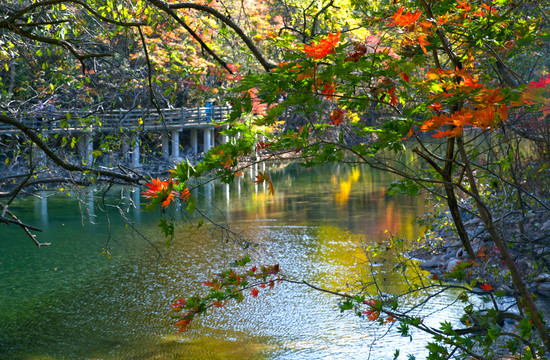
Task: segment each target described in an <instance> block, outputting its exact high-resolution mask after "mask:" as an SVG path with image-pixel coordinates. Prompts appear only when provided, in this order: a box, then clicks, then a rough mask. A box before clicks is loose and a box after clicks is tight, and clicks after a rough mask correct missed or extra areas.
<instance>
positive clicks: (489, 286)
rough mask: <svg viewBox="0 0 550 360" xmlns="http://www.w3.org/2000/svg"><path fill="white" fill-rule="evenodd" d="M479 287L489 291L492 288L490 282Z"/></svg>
mask: <svg viewBox="0 0 550 360" xmlns="http://www.w3.org/2000/svg"><path fill="white" fill-rule="evenodd" d="M480 288H481V289H482V290H485V291H491V290H493V287H492V286H491V284H487V283H485V284H483V285H481V286H480Z"/></svg>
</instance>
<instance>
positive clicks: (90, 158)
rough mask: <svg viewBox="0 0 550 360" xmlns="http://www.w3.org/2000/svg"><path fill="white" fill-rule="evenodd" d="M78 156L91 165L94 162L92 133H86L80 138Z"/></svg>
mask: <svg viewBox="0 0 550 360" xmlns="http://www.w3.org/2000/svg"><path fill="white" fill-rule="evenodd" d="M77 146H78V156H79V157H80V161H82V162H83V163H85V164H86V165H88V166H90V165H92V163H93V162H94V154H93V151H94V138H93V135H92V133H89V132H87V133H84V134H82V135H81V136H80V139H79V140H78V144H77Z"/></svg>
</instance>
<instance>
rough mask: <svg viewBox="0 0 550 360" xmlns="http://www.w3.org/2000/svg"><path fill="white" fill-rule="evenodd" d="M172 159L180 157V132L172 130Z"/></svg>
mask: <svg viewBox="0 0 550 360" xmlns="http://www.w3.org/2000/svg"><path fill="white" fill-rule="evenodd" d="M172 157H173V158H174V159H179V157H180V132H179V130H172Z"/></svg>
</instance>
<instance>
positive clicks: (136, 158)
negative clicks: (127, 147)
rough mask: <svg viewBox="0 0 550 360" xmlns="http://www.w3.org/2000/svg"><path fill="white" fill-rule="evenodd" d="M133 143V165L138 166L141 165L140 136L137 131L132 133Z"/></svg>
mask: <svg viewBox="0 0 550 360" xmlns="http://www.w3.org/2000/svg"><path fill="white" fill-rule="evenodd" d="M131 136H132V137H131V145H132V165H131V166H132V167H133V168H136V167H138V166H139V143H140V141H139V136H138V134H137V133H132V135H131Z"/></svg>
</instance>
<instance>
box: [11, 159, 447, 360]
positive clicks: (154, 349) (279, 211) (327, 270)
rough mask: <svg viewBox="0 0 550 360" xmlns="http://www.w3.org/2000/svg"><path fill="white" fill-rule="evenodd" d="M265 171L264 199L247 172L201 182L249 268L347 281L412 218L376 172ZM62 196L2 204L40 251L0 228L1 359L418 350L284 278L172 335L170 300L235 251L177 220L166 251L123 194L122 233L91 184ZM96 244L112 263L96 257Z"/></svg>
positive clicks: (330, 284) (152, 224) (221, 237)
mask: <svg viewBox="0 0 550 360" xmlns="http://www.w3.org/2000/svg"><path fill="white" fill-rule="evenodd" d="M270 173H271V174H272V180H273V183H274V185H275V195H270V194H268V192H267V189H266V188H265V186H263V185H255V184H253V180H254V178H253V175H254V174H253V173H248V172H247V173H245V174H244V178H241V179H239V181H237V182H236V183H235V184H232V185H231V186H228V185H224V184H215V185H210V186H207V187H204V188H203V189H201V190H200V195H199V196H200V199H199V202H198V206H199V207H200V208H201V210H203V211H204V212H205V213H206V214H208V216H209V217H210V218H212V219H215V220H216V221H218V222H220V223H227V224H231V227H232V229H233V230H234V231H236V232H238V233H242V234H243V235H244V236H246V237H248V238H249V239H250V240H252V241H254V242H256V243H258V244H259V246H258V247H257V248H254V249H253V250H252V252H251V256H252V258H253V260H254V262H255V263H257V264H262V263H280V265H281V268H282V269H283V271H284V272H285V274H286V276H287V277H289V278H292V279H297V280H307V281H310V282H312V283H315V284H316V285H319V286H324V287H327V288H330V289H340V290H342V289H347V288H350V287H351V286H352V285H353V284H354V283H355V281H356V280H357V279H358V278H361V277H363V276H365V273H366V272H367V268H366V267H365V262H366V257H365V254H364V251H363V250H362V247H363V245H364V244H365V243H370V242H377V241H380V240H382V239H384V238H385V237H386V236H387V234H386V233H385V231H386V230H389V231H391V232H392V233H393V234H395V235H399V236H402V237H409V238H414V237H415V236H416V235H417V233H418V229H415V228H414V227H413V225H412V224H411V221H412V220H413V218H414V217H415V216H417V215H420V214H422V213H423V211H424V203H423V199H422V198H420V197H416V198H411V197H405V196H403V197H398V196H391V197H389V196H386V195H385V189H386V187H387V185H388V184H389V182H391V181H393V179H392V178H391V177H390V176H389V175H388V174H386V173H380V172H373V171H371V170H370V169H368V168H366V167H365V168H363V167H359V168H351V167H345V166H334V167H326V168H317V169H309V170H308V169H303V168H301V167H299V166H297V165H278V166H275V167H274V168H273V169H272V170H271V172H270ZM133 191H134V190H132V189H125V190H120V189H119V190H117V191H115V192H111V193H110V195H109V196H108V197H107V203H110V204H115V203H118V200H117V199H120V197H121V196H122V197H127V198H128V199H133V200H134V201H136V202H140V201H144V200H143V199H142V200H139V198H138V197H139V193H138V192H133ZM43 195H47V193H44V194H43ZM70 195H71V196H69V195H68V193H67V192H66V191H64V192H63V193H61V194H58V195H55V196H52V197H49V198H47V199H39V198H33V197H29V198H25V199H22V200H20V201H19V202H18V203H17V204H16V205H15V206H14V207H13V210H14V211H16V212H17V213H18V214H19V215H21V218H22V219H23V220H24V221H27V222H29V223H32V224H35V225H37V226H40V227H42V228H44V232H43V233H42V234H40V235H39V237H40V241H42V242H51V243H52V245H51V246H49V247H42V248H40V249H38V248H36V247H35V246H34V245H33V244H32V243H31V241H30V240H29V239H27V238H25V235H24V234H23V233H22V232H21V231H19V230H18V229H16V228H13V227H2V229H1V230H0V231H1V232H0V358H1V359H147V360H149V359H151V360H152V359H278V360H280V359H366V358H369V356H370V357H371V358H373V359H389V358H391V357H392V356H391V355H392V354H393V352H394V351H395V349H401V352H402V354H406V353H419V352H421V348H422V346H423V345H424V344H423V343H422V342H414V343H410V342H409V340H408V338H406V339H403V338H400V337H399V336H398V335H396V334H394V333H390V334H388V335H386V336H385V337H384V338H383V340H380V341H379V340H378V339H379V338H378V337H379V336H381V335H383V334H385V329H376V328H373V326H372V325H371V324H366V323H365V321H363V320H361V319H359V318H357V317H355V316H354V315H352V314H340V312H339V311H337V310H335V307H336V300H337V299H335V298H334V297H331V296H328V295H325V294H320V293H317V292H314V291H311V290H309V289H307V288H303V287H299V286H297V285H291V284H283V285H281V286H278V287H276V288H275V289H274V290H273V291H267V292H262V293H261V294H260V296H259V297H258V298H255V299H254V298H249V299H246V300H245V301H244V303H243V304H240V305H229V306H227V307H225V308H223V309H221V310H219V311H214V312H212V313H210V314H209V315H208V316H207V317H205V318H203V319H201V320H199V321H197V323H195V324H194V326H193V327H192V328H191V330H190V331H189V332H188V333H186V334H179V335H175V334H174V330H175V328H174V327H173V325H172V320H171V319H170V317H169V309H170V304H172V303H173V302H174V301H175V300H176V299H177V298H178V297H180V296H186V297H187V296H189V295H192V294H195V293H196V292H199V291H200V288H201V285H200V284H201V282H202V281H204V280H206V279H208V278H210V276H212V275H213V274H215V273H216V272H218V271H219V270H220V269H222V268H224V267H227V266H228V265H229V264H230V263H231V262H232V261H233V260H235V259H236V258H240V257H241V256H242V255H243V253H244V252H243V249H242V248H241V247H239V246H237V245H236V244H235V243H233V242H232V241H229V242H228V241H227V236H226V235H227V234H224V233H223V232H221V231H220V230H219V229H216V228H213V227H209V226H205V227H204V229H202V231H191V230H190V229H189V227H188V224H181V225H179V226H178V228H177V233H178V235H177V237H176V239H175V241H174V242H173V243H172V245H171V246H170V247H169V248H166V246H165V245H164V239H163V238H162V236H160V233H159V229H158V227H157V223H158V217H157V215H158V213H153V214H150V213H145V212H143V211H141V210H139V209H138V210H136V209H131V208H128V209H126V205H127V204H128V201H122V202H121V203H120V206H121V208H122V210H123V212H124V214H125V215H126V216H127V217H128V218H129V219H130V220H131V221H132V222H133V224H134V226H135V230H133V229H132V226H129V225H128V224H127V223H126V222H124V221H123V220H122V219H121V217H120V216H119V214H118V210H116V209H115V208H113V207H107V209H108V213H109V219H108V220H107V218H106V216H105V213H104V212H103V211H102V209H104V204H102V203H101V201H100V200H101V198H100V192H99V191H97V190H96V192H95V193H86V191H84V192H83V193H82V194H80V195H78V194H75V193H70ZM143 207H144V206H143V205H141V208H143ZM90 217H91V218H92V219H93V221H94V223H90V222H89V218H90ZM108 222H109V223H110V227H107V225H106V224H107V223H108ZM136 230H137V231H136ZM144 237H145V238H147V240H145V239H144ZM107 239H109V241H108V245H109V248H110V251H111V254H112V257H111V258H109V257H108V256H105V255H99V253H100V252H102V251H103V249H104V248H105V244H106V241H107ZM382 271H383V270H382ZM388 277H389V278H390V281H391V273H388ZM393 286H396V287H399V286H401V285H399V284H393ZM441 301H442V302H444V299H443V300H441ZM449 312H452V309H448V308H447V309H443V310H442V312H441V316H442V317H443V318H445V317H448V313H449Z"/></svg>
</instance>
